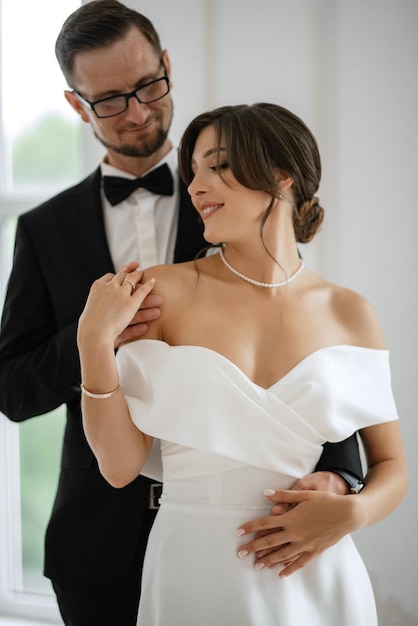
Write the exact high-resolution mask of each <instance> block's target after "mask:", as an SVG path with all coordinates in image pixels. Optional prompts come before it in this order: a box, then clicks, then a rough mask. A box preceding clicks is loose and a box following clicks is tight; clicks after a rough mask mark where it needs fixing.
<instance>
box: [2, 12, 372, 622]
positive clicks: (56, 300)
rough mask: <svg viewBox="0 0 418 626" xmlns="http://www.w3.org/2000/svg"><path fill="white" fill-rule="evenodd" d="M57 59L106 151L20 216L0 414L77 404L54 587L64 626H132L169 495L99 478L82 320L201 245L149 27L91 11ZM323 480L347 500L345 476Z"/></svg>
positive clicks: (336, 455)
mask: <svg viewBox="0 0 418 626" xmlns="http://www.w3.org/2000/svg"><path fill="white" fill-rule="evenodd" d="M56 53H57V58H58V61H59V63H60V66H61V69H62V71H63V73H64V75H65V77H66V80H67V83H68V85H69V88H70V89H69V90H68V91H66V92H65V97H66V99H67V100H68V102H69V103H70V105H71V106H72V107H73V108H74V109H75V110H76V111H77V113H78V114H79V115H80V117H81V118H82V120H83V121H84V122H86V123H89V124H90V125H91V127H92V130H93V132H94V134H95V136H96V137H97V139H98V140H99V141H100V142H101V143H102V144H103V145H104V146H105V147H106V149H107V151H106V155H105V158H104V160H103V162H102V163H101V164H100V167H99V168H98V169H97V170H96V171H95V172H93V174H91V175H90V176H89V177H88V178H86V179H85V180H84V181H82V182H81V183H80V184H78V185H76V186H74V187H72V188H71V189H68V190H66V191H64V192H62V193H61V194H59V195H58V196H56V197H54V198H52V199H50V200H48V201H47V202H45V203H43V204H42V205H41V206H39V207H37V208H35V209H34V210H32V211H29V212H28V213H27V214H25V215H22V216H21V217H20V218H19V223H18V228H17V234H16V248H15V257H14V265H13V269H12V273H11V277H10V281H9V286H8V291H7V296H6V301H5V306H4V312H3V320H2V331H1V336H0V409H1V410H2V411H3V412H4V413H5V414H6V415H7V416H8V417H9V418H10V419H12V420H13V421H17V422H19V421H23V420H25V419H28V418H30V417H33V416H35V415H40V414H42V413H45V412H47V411H50V410H52V409H53V408H55V407H57V406H59V405H61V404H63V403H65V404H66V405H67V425H66V429H65V436H64V443H63V452H62V463H61V473H60V480H59V485H58V491H57V495H56V500H55V504H54V509H53V512H52V516H51V520H50V523H49V526H48V529H47V533H46V543H45V575H46V576H47V577H49V578H50V579H51V580H52V584H53V587H54V590H55V593H56V595H57V599H58V603H59V606H60V610H61V614H62V616H63V619H64V622H65V623H66V624H67V625H75V626H107V625H109V626H119V625H120V626H130V625H134V624H135V623H136V613H137V607H138V601H139V590H140V576H141V568H142V559H143V554H144V550H145V546H146V540H147V536H148V532H149V529H150V527H151V525H152V522H153V519H154V517H155V514H156V512H157V507H158V495H159V486H158V485H157V484H155V483H154V482H153V481H151V480H149V479H147V478H144V477H142V476H140V477H138V478H137V479H136V480H135V481H133V483H131V484H130V485H128V486H127V487H126V488H124V489H120V490H116V489H113V488H112V487H110V486H109V485H108V484H107V483H106V481H105V480H104V479H103V478H102V477H101V475H100V472H99V470H98V467H97V463H96V460H95V458H94V456H93V454H92V452H91V450H90V448H89V447H88V445H87V443H86V440H85V437H84V432H83V428H82V423H81V414H80V389H79V383H80V370H79V360H78V353H77V348H76V328H77V321H78V317H79V315H80V313H81V311H82V309H83V307H84V303H85V300H86V298H87V294H88V291H89V288H90V286H91V284H92V282H93V281H94V280H95V279H96V278H98V277H99V276H102V275H103V274H105V273H107V272H114V271H115V269H119V268H120V267H122V266H123V265H125V264H126V263H128V262H129V261H131V260H136V261H138V262H139V264H140V266H141V267H146V266H149V265H154V264H156V263H164V262H172V261H173V260H174V261H175V262H180V261H185V260H189V259H191V258H193V257H194V256H195V255H196V253H197V252H198V251H199V250H200V249H202V248H203V247H204V245H205V242H204V241H203V238H202V229H201V226H200V224H199V222H198V218H197V215H196V214H195V211H194V209H193V208H192V205H191V203H190V201H189V198H188V194H187V192H186V190H185V188H184V185H182V184H181V183H180V181H179V178H178V174H177V168H176V154H175V151H174V150H173V149H172V145H171V142H170V140H169V139H168V131H169V128H170V123H171V118H172V112H173V104H172V100H171V96H170V93H169V92H170V88H171V82H170V80H171V79H170V76H171V64H170V59H169V56H168V54H167V52H166V51H163V50H162V49H161V45H160V41H159V37H158V34H157V33H156V32H155V30H154V27H153V25H152V24H151V23H150V22H149V20H147V18H145V17H144V16H142V15H141V14H139V13H137V12H136V11H132V10H130V9H128V8H127V7H125V6H124V5H122V4H120V3H119V2H117V1H116V0H95V1H93V2H91V3H88V4H86V5H84V6H83V7H81V8H80V9H78V10H77V11H75V12H74V13H73V14H72V15H70V16H69V18H68V19H67V20H66V22H65V23H64V25H63V28H62V30H61V32H60V34H59V36H58V39H57V43H56ZM160 166H164V167H163V174H164V173H167V169H168V170H169V175H168V177H167V178H168V180H166V181H163V182H161V181H158V180H157V181H155V180H154V181H152V180H150V181H148V182H147V181H142V182H143V184H144V186H145V185H148V184H149V185H150V190H149V189H144V188H143V187H139V188H138V189H136V190H135V191H133V192H132V194H131V195H128V196H127V197H125V193H124V191H123V190H122V189H121V182H124V181H123V180H122V181H121V180H120V179H121V178H122V179H131V180H132V179H135V178H137V177H144V175H145V174H146V173H148V172H149V171H152V172H155V170H157V169H158V168H159V167H160ZM116 177H119V178H116ZM114 178H116V180H114ZM112 179H113V180H112ZM108 183H113V187H115V186H116V189H115V188H113V190H112V188H111V186H110V184H109V186H108ZM152 183H153V184H152ZM158 185H160V187H158ZM108 187H109V188H108ZM112 192H113V195H112ZM126 193H128V194H129V192H126ZM115 194H116V195H115ZM170 194H172V195H170ZM160 304H161V301H160V299H158V297H157V296H153V297H151V298H150V299H149V300H148V302H147V307H148V309H147V310H143V311H139V312H138V315H137V316H136V318H135V319H134V320H133V323H132V325H131V326H130V327H129V329H127V331H126V332H125V333H124V335H123V336H121V337H120V340H121V341H122V340H124V339H126V338H127V337H129V338H131V339H132V338H135V337H139V336H140V335H141V334H142V333H143V332H144V323H146V322H149V321H151V320H152V319H153V318H155V317H156V316H158V314H159V311H158V308H156V307H158V306H159V305H160ZM98 323H99V320H98ZM351 446H353V447H351ZM353 450H354V457H353V459H351V456H352V453H353ZM328 452H329V456H328V458H324V457H323V458H322V460H321V469H325V468H328V469H330V468H336V467H337V468H338V467H340V468H341V467H342V468H344V467H346V469H348V470H351V471H352V472H354V474H359V473H360V472H361V470H360V469H359V459H358V450H357V449H356V441H355V439H354V440H352V441H351V442H349V443H348V444H346V445H345V446H339V447H338V451H336V448H335V447H328ZM344 454H346V455H347V456H346V457H344ZM335 459H338V462H336V460H335ZM330 477H331V478H330ZM320 479H322V480H328V481H331V482H335V481H341V483H342V484H343V486H342V487H341V486H340V488H342V489H344V488H345V483H344V481H342V479H340V478H339V477H337V476H336V475H335V474H330V475H329V476H328V478H325V475H324V474H322V475H321V476H320V475H318V480H320ZM314 480H315V479H311V478H308V479H307V483H306V484H305V486H306V485H311V484H313V482H312V481H314ZM321 484H324V483H321ZM321 488H322V487H321Z"/></svg>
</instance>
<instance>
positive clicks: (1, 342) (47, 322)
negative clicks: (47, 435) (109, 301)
mask: <svg viewBox="0 0 418 626" xmlns="http://www.w3.org/2000/svg"><path fill="white" fill-rule="evenodd" d="M28 232H29V229H28V230H26V228H25V222H24V221H22V219H21V218H19V221H18V227H17V232H16V242H15V253H14V263H13V268H12V272H11V275H10V279H9V284H8V288H7V293H6V299H5V304H4V309H3V316H2V323H1V332H0V410H1V411H2V412H3V413H4V414H5V415H6V416H7V417H9V418H10V419H11V420H13V421H16V422H20V421H23V420H25V419H27V418H30V417H33V416H35V415H40V414H42V413H46V412H48V411H50V410H52V409H54V408H56V407H57V406H59V405H60V404H62V403H64V402H68V401H69V400H71V399H72V398H74V397H75V394H76V393H78V391H77V386H78V383H79V377H80V373H79V371H80V368H79V358H78V351H77V344H76V332H77V320H76V319H75V320H74V321H71V322H69V323H68V324H66V325H61V326H58V323H57V318H56V314H55V310H54V304H53V300H52V298H51V286H50V285H48V284H47V279H46V277H45V275H44V272H43V271H42V268H41V264H40V262H39V255H38V254H35V252H34V249H33V246H32V242H31V240H30V237H29V235H28ZM52 236H53V235H52ZM51 273H52V274H53V273H54V269H53V268H52V270H51ZM56 280H60V277H56ZM61 280H62V281H63V282H64V277H61Z"/></svg>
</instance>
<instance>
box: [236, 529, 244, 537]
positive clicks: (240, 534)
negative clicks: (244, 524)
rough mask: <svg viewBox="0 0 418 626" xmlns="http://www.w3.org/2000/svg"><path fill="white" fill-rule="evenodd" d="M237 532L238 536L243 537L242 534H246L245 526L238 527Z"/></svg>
mask: <svg viewBox="0 0 418 626" xmlns="http://www.w3.org/2000/svg"><path fill="white" fill-rule="evenodd" d="M235 534H236V536H237V537H242V535H245V530H244V529H243V528H238V530H236V531H235Z"/></svg>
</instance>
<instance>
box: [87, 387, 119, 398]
mask: <svg viewBox="0 0 418 626" xmlns="http://www.w3.org/2000/svg"><path fill="white" fill-rule="evenodd" d="M119 386H120V385H118V386H117V387H115V389H113V390H112V391H108V392H107V393H92V392H91V391H89V390H88V389H86V388H85V386H84V385H83V383H81V385H80V389H81V391H82V392H83V393H85V394H86V396H88V397H89V398H95V399H96V400H106V398H111V397H112V396H114V395H115V393H116V392H117V391H118V390H119Z"/></svg>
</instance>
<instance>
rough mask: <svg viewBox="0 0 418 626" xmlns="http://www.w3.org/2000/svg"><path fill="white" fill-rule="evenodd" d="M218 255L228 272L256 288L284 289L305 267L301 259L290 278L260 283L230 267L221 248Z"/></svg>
mask: <svg viewBox="0 0 418 626" xmlns="http://www.w3.org/2000/svg"><path fill="white" fill-rule="evenodd" d="M219 254H220V257H221V260H222V263H223V264H224V265H225V266H226V267H227V268H228V269H229V271H230V272H232V273H233V274H235V276H238V277H239V278H242V279H243V280H245V281H247V283H251V285H255V286H256V287H268V288H269V289H273V287H284V285H287V284H288V283H290V282H291V281H292V280H295V278H297V276H299V274H300V273H301V271H302V270H303V268H304V267H305V262H304V260H303V259H301V262H300V265H299V267H298V269H297V270H296V272H295V273H294V274H292V276H290V277H289V278H287V279H286V280H282V282H281V283H261V282H259V281H258V280H254V279H253V278H248V276H245V275H244V274H241V272H239V271H238V270H236V269H235V268H234V267H232V265H230V264H229V263H228V261H227V260H226V258H225V257H224V253H223V250H222V248H221V249H220V250H219Z"/></svg>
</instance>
